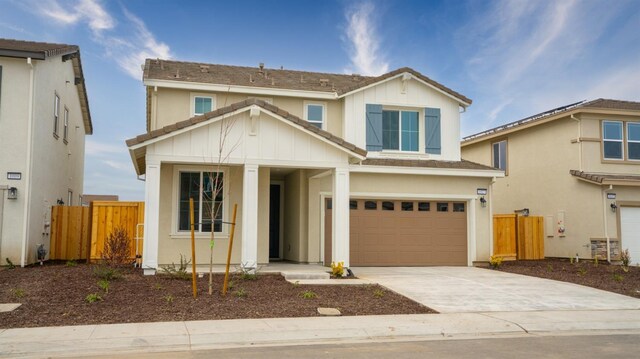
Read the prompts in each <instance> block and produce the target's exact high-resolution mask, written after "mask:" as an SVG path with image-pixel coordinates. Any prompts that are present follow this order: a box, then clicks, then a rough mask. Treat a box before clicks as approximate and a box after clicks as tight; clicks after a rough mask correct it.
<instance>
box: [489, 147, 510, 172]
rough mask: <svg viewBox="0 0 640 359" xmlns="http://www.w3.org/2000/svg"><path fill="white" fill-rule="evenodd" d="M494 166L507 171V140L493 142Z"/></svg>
mask: <svg viewBox="0 0 640 359" xmlns="http://www.w3.org/2000/svg"><path fill="white" fill-rule="evenodd" d="M492 148H493V149H492V151H491V152H492V155H493V167H494V168H497V169H500V170H503V171H506V170H507V140H504V141H500V142H495V143H493V144H492Z"/></svg>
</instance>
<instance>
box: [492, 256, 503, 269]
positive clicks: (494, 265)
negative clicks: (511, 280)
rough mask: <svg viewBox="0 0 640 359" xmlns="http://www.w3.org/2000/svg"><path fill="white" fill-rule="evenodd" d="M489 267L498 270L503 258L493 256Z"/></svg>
mask: <svg viewBox="0 0 640 359" xmlns="http://www.w3.org/2000/svg"><path fill="white" fill-rule="evenodd" d="M489 265H490V266H491V268H493V269H498V268H500V266H501V265H502V257H499V256H495V255H494V256H491V257H489Z"/></svg>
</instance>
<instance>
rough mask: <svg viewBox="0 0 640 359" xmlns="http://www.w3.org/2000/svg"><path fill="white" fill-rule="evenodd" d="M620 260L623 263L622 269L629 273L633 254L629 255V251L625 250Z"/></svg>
mask: <svg viewBox="0 0 640 359" xmlns="http://www.w3.org/2000/svg"><path fill="white" fill-rule="evenodd" d="M620 260H621V261H622V269H623V270H624V271H625V272H628V271H629V264H630V263H631V254H629V249H625V250H624V251H622V253H620Z"/></svg>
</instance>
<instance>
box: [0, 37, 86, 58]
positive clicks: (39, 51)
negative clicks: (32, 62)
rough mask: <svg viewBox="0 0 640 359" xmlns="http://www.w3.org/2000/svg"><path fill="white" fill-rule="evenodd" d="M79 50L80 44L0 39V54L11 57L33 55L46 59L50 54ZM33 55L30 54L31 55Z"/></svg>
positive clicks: (62, 53) (63, 53)
mask: <svg viewBox="0 0 640 359" xmlns="http://www.w3.org/2000/svg"><path fill="white" fill-rule="evenodd" d="M76 51H78V46H76V45H67V44H51V43H47V42H35V41H22V40H14V39H0V55H3V56H10V57H23V58H27V57H32V58H36V59H40V60H44V59H45V58H47V57H50V56H56V55H65V54H69V53H73V52H76ZM30 54H31V55H33V56H29V55H30Z"/></svg>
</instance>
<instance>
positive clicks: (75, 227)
mask: <svg viewBox="0 0 640 359" xmlns="http://www.w3.org/2000/svg"><path fill="white" fill-rule="evenodd" d="M88 214H89V208H88V207H81V206H53V207H51V232H50V240H51V242H50V251H49V252H50V253H49V259H52V260H76V259H86V258H87V252H85V251H83V250H82V248H84V247H86V246H88V241H89V239H90V237H89V236H88V231H89V224H88V222H89V221H88V220H85V218H87V216H88Z"/></svg>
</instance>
